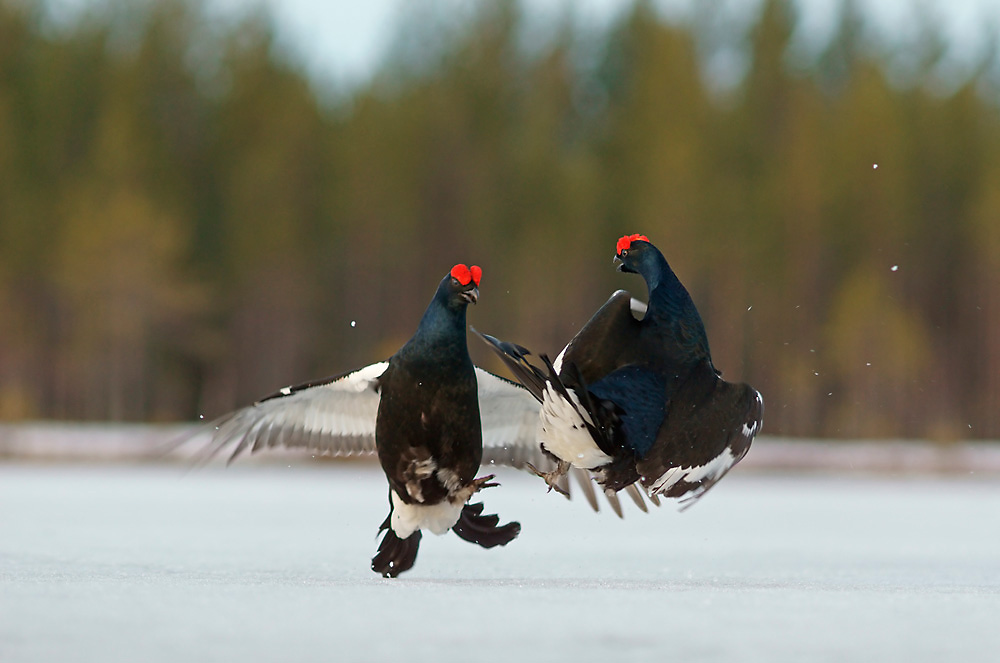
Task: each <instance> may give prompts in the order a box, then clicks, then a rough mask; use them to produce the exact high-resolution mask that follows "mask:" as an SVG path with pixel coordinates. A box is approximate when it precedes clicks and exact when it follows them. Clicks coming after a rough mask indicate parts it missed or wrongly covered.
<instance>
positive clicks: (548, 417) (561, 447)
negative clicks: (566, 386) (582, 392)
mask: <svg viewBox="0 0 1000 663" xmlns="http://www.w3.org/2000/svg"><path fill="white" fill-rule="evenodd" d="M569 395H570V398H571V399H572V401H573V402H572V403H570V402H569V401H567V400H566V399H565V398H564V397H562V396H560V395H559V394H558V393H556V391H555V389H554V388H553V387H552V386H551V385H546V387H545V399H544V400H543V401H542V409H541V412H540V413H539V418H538V422H539V424H538V426H539V430H538V441H539V443H541V445H542V448H543V449H545V450H546V451H548V452H549V453H551V454H553V455H555V456H556V457H557V458H559V459H560V460H564V461H566V462H567V463H570V464H571V465H573V466H575V467H581V468H584V469H588V470H591V469H594V468H596V467H600V466H601V465H605V464H607V463H609V462H611V456H609V455H607V454H606V453H604V452H603V451H601V448H600V447H598V446H597V443H596V442H594V438H592V437H591V436H590V433H589V432H588V431H587V425H586V424H587V423H590V424H593V422H592V420H591V419H590V415H589V414H587V411H586V410H584V409H583V407H582V406H581V405H580V401H579V399H578V398H577V396H576V394H575V393H573V392H572V391H570V392H569ZM584 417H586V421H585V420H584Z"/></svg>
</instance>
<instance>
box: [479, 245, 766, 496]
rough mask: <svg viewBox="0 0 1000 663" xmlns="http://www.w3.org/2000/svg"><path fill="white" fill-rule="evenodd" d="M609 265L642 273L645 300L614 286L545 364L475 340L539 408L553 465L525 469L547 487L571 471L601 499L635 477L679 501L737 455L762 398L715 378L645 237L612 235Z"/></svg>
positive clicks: (688, 305) (686, 300) (686, 302)
mask: <svg viewBox="0 0 1000 663" xmlns="http://www.w3.org/2000/svg"><path fill="white" fill-rule="evenodd" d="M615 263H616V264H617V265H618V269H619V271H622V272H629V273H638V274H640V275H641V276H642V277H643V279H645V281H646V286H647V288H648V290H649V304H648V306H643V305H642V304H641V302H638V301H637V300H634V299H632V297H631V296H630V295H629V293H628V292H626V291H624V290H619V291H618V292H616V293H615V294H613V295H612V296H611V298H610V299H609V300H608V301H607V302H606V303H605V304H604V305H603V306H602V307H601V308H600V309H599V310H598V311H597V312H596V313H595V314H594V316H593V317H592V318H591V319H590V321H589V322H587V324H586V325H584V327H583V328H582V329H581V330H580V331H579V332H578V333H577V334H576V336H575V337H573V339H572V340H571V341H570V342H569V344H568V345H567V346H566V347H565V348H564V349H563V351H562V352H561V353H560V354H559V355H558V356H557V357H556V360H555V361H554V362H550V361H549V360H548V358H547V357H545V356H544V355H543V356H542V357H541V359H542V361H543V363H544V368H541V367H538V366H535V365H533V364H531V363H529V362H528V360H527V355H529V354H530V353H529V352H528V351H527V350H526V349H525V348H523V347H521V346H518V345H514V344H512V343H504V342H501V341H498V340H497V339H495V338H493V337H490V336H485V335H481V336H482V337H483V338H484V339H485V340H486V341H487V342H488V343H489V344H490V345H491V347H492V348H493V349H494V351H495V352H496V353H497V354H498V355H499V356H500V357H501V359H503V360H504V362H505V363H506V365H507V366H508V367H509V368H510V369H511V371H512V372H513V373H514V375H515V376H516V377H517V378H518V380H519V381H520V382H521V383H522V384H523V385H524V386H525V387H526V388H527V389H528V390H529V391H530V392H531V393H532V395H533V396H534V397H535V398H536V399H538V401H539V402H540V403H541V404H542V405H541V411H540V416H539V420H540V426H539V432H538V439H539V443H540V446H541V448H542V450H543V451H544V452H545V453H546V454H548V455H550V456H551V457H552V458H554V460H555V461H556V463H557V466H556V469H555V470H553V471H548V472H542V471H536V473H537V474H539V476H542V477H543V478H545V480H546V481H547V482H548V483H549V485H550V486H552V487H556V488H557V489H558V488H559V486H560V485H561V484H560V480H561V477H562V475H563V474H564V473H565V472H567V471H568V470H569V468H570V467H571V466H572V467H575V468H583V469H586V470H589V471H590V472H591V473H592V474H593V476H594V477H595V478H596V480H597V481H598V483H600V484H601V485H602V486H603V487H604V488H605V491H606V492H608V493H609V494H610V493H612V492H616V491H618V490H621V489H623V488H630V487H631V488H633V489H634V486H635V484H637V483H638V484H639V485H641V486H642V487H643V488H644V489H645V490H646V492H647V493H648V495H649V496H650V497H651V498H652V499H655V498H656V497H657V496H660V495H662V496H665V497H676V498H684V499H683V500H682V503H684V504H685V506H690V505H691V504H692V503H693V502H694V501H696V500H697V499H698V498H700V497H701V496H702V495H704V494H705V492H707V491H708V490H709V489H710V488H711V487H712V486H713V485H715V483H716V482H718V481H719V479H721V478H722V477H723V476H724V475H725V474H726V473H727V472H728V471H729V470H730V469H731V468H732V467H733V466H734V465H735V464H736V463H738V462H739V461H740V460H741V459H742V458H743V457H744V456H745V455H746V453H747V451H748V450H749V448H750V444H751V442H752V441H753V438H754V436H755V435H756V434H757V432H758V431H759V430H760V426H761V422H762V417H763V411H764V401H763V399H762V398H761V395H760V393H759V392H757V391H756V390H755V389H753V388H752V387H751V386H749V385H747V384H742V383H741V384H732V383H729V382H726V381H725V380H723V379H722V376H721V373H720V372H719V371H718V370H716V368H715V366H714V365H713V364H712V357H711V354H710V353H709V349H708V336H707V335H706V333H705V327H704V324H703V323H702V320H701V316H700V315H699V314H698V310H697V309H696V308H695V305H694V302H693V301H692V300H691V297H690V295H689V294H688V292H687V290H686V289H685V288H684V286H683V285H682V284H681V282H680V280H678V278H677V276H676V275H675V274H674V272H673V270H672V269H671V268H670V265H668V264H667V261H666V259H665V258H664V257H663V254H662V253H660V251H659V250H658V249H657V248H656V247H655V246H653V244H651V243H650V242H649V239H648V238H647V237H645V236H643V235H629V236H625V237H622V238H621V239H619V240H618V244H617V250H616V255H615ZM637 315H641V316H642V317H641V318H639V317H637Z"/></svg>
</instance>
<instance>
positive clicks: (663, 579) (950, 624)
mask: <svg viewBox="0 0 1000 663" xmlns="http://www.w3.org/2000/svg"><path fill="white" fill-rule="evenodd" d="M500 479H501V480H502V481H503V483H504V485H503V487H501V488H497V489H491V490H489V491H487V492H485V493H483V497H484V499H485V502H486V505H487V509H488V510H489V511H491V512H496V513H499V514H500V515H501V517H502V518H504V519H505V520H507V519H517V520H520V521H521V523H522V525H523V531H522V534H521V536H520V538H519V539H517V540H516V541H514V542H513V543H511V544H510V545H509V546H507V547H506V548H499V549H494V550H482V549H480V548H478V547H475V546H472V545H469V544H467V543H465V542H463V541H461V540H459V539H458V538H457V537H456V536H454V535H451V534H449V535H446V536H444V537H435V536H432V535H429V536H425V538H424V542H423V545H422V548H421V552H420V557H419V559H418V561H417V565H416V567H415V568H414V569H413V571H411V572H410V573H408V574H405V575H404V576H403V577H401V578H399V579H396V580H386V579H382V578H380V577H378V576H376V575H375V574H373V573H372V572H371V571H369V570H368V563H369V559H370V558H371V556H372V554H373V553H374V551H375V546H376V539H375V533H376V528H377V526H378V524H379V523H380V522H381V521H382V519H383V518H384V516H385V513H386V510H387V503H386V489H385V483H384V481H383V479H382V478H381V475H380V474H379V473H378V471H377V469H376V468H375V467H373V466H372V465H367V464H348V465H339V464H322V465H310V464H301V463H298V464H293V465H292V466H291V467H286V466H285V465H277V466H275V465H266V466H262V465H254V464H247V465H239V464H237V465H234V466H233V467H232V468H230V469H228V470H223V469H220V468H209V469H206V470H201V471H196V472H192V473H188V474H184V473H183V470H182V469H181V468H179V467H176V466H173V467H170V466H167V467H153V466H94V465H78V466H66V465H44V464H19V463H9V464H0V661H3V663H21V662H29V661H46V662H48V661H51V662H62V661H100V662H102V663H104V662H108V661H171V662H173V661H274V660H290V661H337V662H339V661H372V660H407V661H435V662H438V661H452V660H470V659H472V660H484V661H493V660H497V661H517V662H521V661H554V660H569V659H574V660H579V661H590V660H593V661H602V662H609V661H652V660H663V661H684V662H686V663H687V662H690V661H720V662H721V661H768V662H772V663H773V662H781V661H810V662H815V661H831V662H834V661H836V662H841V661H847V660H857V661H860V660H866V661H880V662H882V663H884V662H891V661H906V662H907V663H918V662H922V661H928V662H930V661H933V662H935V663H939V662H941V661H963V662H973V661H983V662H986V661H990V662H992V661H996V660H997V656H998V652H1000V629H998V627H997V619H998V616H1000V482H998V481H996V480H995V479H993V480H983V479H976V478H968V479H965V478H941V479H929V478H846V477H835V476H807V475H799V476H779V475H768V474H755V473H753V472H741V471H740V468H737V469H736V470H735V471H734V472H733V473H732V474H731V475H730V476H729V477H727V478H726V480H725V481H723V482H722V483H721V484H720V485H719V486H718V487H717V488H716V489H715V490H713V491H712V493H710V494H709V495H708V496H707V497H706V498H705V499H704V500H703V501H702V502H701V503H700V504H698V505H697V506H695V507H694V508H692V509H691V510H689V511H687V512H685V513H678V512H677V511H676V509H675V508H674V506H673V505H665V506H664V507H661V508H660V509H658V510H656V511H654V512H653V513H650V514H648V515H644V514H642V513H640V512H639V511H638V510H637V509H636V508H635V507H634V506H633V505H631V504H626V505H625V507H626V518H625V519H624V520H619V519H618V518H616V517H615V516H614V515H613V514H611V513H610V512H603V511H602V513H600V514H594V513H592V512H591V511H590V510H589V508H588V507H587V506H586V504H585V503H584V502H583V501H582V500H580V501H574V502H567V501H566V500H564V499H562V498H561V497H559V496H557V495H554V494H551V495H549V494H545V493H544V491H543V490H542V487H541V484H540V482H538V481H537V480H533V479H531V478H530V477H527V476H525V475H520V474H516V473H503V474H501V475H500Z"/></svg>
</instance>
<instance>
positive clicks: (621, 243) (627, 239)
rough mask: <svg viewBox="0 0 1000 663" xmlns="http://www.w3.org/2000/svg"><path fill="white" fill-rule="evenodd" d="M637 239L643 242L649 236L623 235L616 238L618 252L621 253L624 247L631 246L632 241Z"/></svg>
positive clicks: (646, 240)
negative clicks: (618, 238)
mask: <svg viewBox="0 0 1000 663" xmlns="http://www.w3.org/2000/svg"><path fill="white" fill-rule="evenodd" d="M637 239H638V240H642V241H643V242H648V241H649V238H648V237H646V236H645V235H625V236H624V237H622V238H621V239H620V240H618V246H617V249H618V253H621V252H622V251H624V250H625V249H627V248H629V247H631V246H632V242H634V241H636V240H637Z"/></svg>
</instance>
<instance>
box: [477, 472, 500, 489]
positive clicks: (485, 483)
mask: <svg viewBox="0 0 1000 663" xmlns="http://www.w3.org/2000/svg"><path fill="white" fill-rule="evenodd" d="M496 476H497V475H495V474H487V475H486V476H484V477H479V478H478V479H473V480H472V492H473V493H478V492H479V491H480V490H482V489H483V488H495V487H497V486H499V485H500V484H498V483H497V482H496V481H494V480H493V479H495V478H496Z"/></svg>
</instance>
